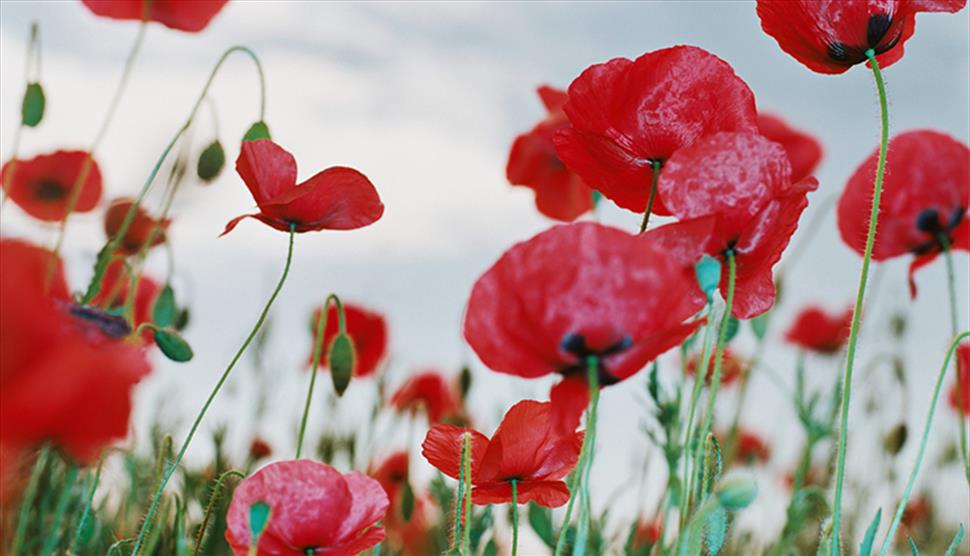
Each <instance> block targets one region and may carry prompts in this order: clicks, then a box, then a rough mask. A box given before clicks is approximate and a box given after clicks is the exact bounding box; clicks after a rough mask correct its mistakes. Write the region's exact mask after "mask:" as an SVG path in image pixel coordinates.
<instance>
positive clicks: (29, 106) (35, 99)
mask: <svg viewBox="0 0 970 556" xmlns="http://www.w3.org/2000/svg"><path fill="white" fill-rule="evenodd" d="M46 106H47V99H46V98H45V97H44V88H43V87H41V85H40V83H28V84H27V90H26V91H24V102H23V104H22V105H21V106H20V121H21V122H23V124H24V125H25V126H27V127H37V124H39V123H40V121H41V120H43V119H44V108H45V107H46Z"/></svg>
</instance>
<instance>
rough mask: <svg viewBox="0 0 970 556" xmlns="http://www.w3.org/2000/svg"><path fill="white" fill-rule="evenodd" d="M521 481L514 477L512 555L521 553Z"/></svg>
mask: <svg viewBox="0 0 970 556" xmlns="http://www.w3.org/2000/svg"><path fill="white" fill-rule="evenodd" d="M518 483H519V481H516V480H515V479H512V556H516V555H517V554H518V553H519V484H518Z"/></svg>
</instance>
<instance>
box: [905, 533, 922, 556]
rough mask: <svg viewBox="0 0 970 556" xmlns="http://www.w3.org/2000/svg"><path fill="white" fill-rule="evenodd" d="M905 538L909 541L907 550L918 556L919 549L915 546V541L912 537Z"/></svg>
mask: <svg viewBox="0 0 970 556" xmlns="http://www.w3.org/2000/svg"><path fill="white" fill-rule="evenodd" d="M906 540H908V541H909V551H910V552H912V553H913V556H919V549H918V548H916V541H914V540H913V537H906Z"/></svg>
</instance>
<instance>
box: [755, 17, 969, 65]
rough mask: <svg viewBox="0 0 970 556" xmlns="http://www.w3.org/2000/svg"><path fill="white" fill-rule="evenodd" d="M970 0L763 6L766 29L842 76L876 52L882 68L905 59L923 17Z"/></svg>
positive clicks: (803, 57)
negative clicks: (908, 43)
mask: <svg viewBox="0 0 970 556" xmlns="http://www.w3.org/2000/svg"><path fill="white" fill-rule="evenodd" d="M966 4H967V1H966V0H839V1H837V2H835V1H834V2H820V1H819V0H758V8H757V11H758V17H759V18H760V19H761V28H762V29H763V30H764V32H765V33H767V34H768V35H770V36H771V37H772V38H774V39H775V40H776V41H777V42H778V46H780V47H781V49H782V50H784V51H785V52H787V53H788V54H790V55H791V56H793V57H794V58H795V59H796V60H798V61H799V62H801V63H802V64H804V65H805V66H806V67H808V69H810V70H812V71H815V72H818V73H828V74H837V73H843V72H845V71H846V70H848V69H849V68H851V67H852V66H854V65H856V64H859V63H862V62H865V61H866V60H867V55H866V51H867V50H870V49H871V50H873V51H874V52H875V54H876V60H878V62H879V65H880V67H888V66H889V65H891V64H893V63H895V62H897V61H898V60H899V59H900V58H902V57H903V44H904V43H905V42H906V40H908V39H909V38H910V37H912V36H913V33H914V31H915V30H916V14H917V13H918V12H957V11H959V10H961V9H962V8H963V7H964V6H965V5H966Z"/></svg>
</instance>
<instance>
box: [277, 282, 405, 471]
mask: <svg viewBox="0 0 970 556" xmlns="http://www.w3.org/2000/svg"><path fill="white" fill-rule="evenodd" d="M331 301H333V302H334V304H336V305H337V315H338V317H337V318H338V321H339V323H340V332H341V333H346V332H347V325H346V323H345V322H344V318H343V312H344V311H343V306H342V305H341V303H340V298H338V297H337V296H336V295H334V294H330V295H328V296H327V300H326V301H324V302H323V307H322V308H321V309H320V318H318V319H317V328H316V336H315V337H314V341H313V368H312V369H311V371H310V387H309V388H307V391H306V403H305V404H304V406H303V418H302V419H300V433H299V435H298V436H297V437H296V459H300V454H301V453H303V436H304V435H305V434H306V424H307V420H308V418H309V416H310V403H311V400H312V399H313V386H314V384H316V382H317V370H318V369H319V368H320V357H321V355H322V354H323V333H324V331H325V330H326V329H327V312H328V309H329V308H330V302H331ZM409 446H410V444H409Z"/></svg>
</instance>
